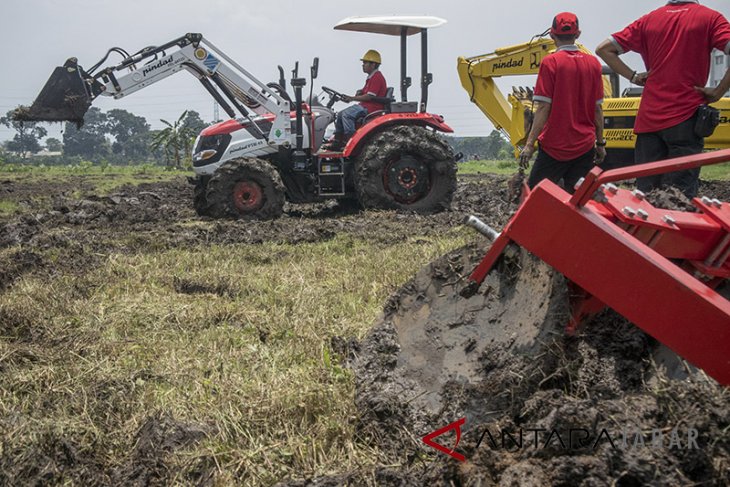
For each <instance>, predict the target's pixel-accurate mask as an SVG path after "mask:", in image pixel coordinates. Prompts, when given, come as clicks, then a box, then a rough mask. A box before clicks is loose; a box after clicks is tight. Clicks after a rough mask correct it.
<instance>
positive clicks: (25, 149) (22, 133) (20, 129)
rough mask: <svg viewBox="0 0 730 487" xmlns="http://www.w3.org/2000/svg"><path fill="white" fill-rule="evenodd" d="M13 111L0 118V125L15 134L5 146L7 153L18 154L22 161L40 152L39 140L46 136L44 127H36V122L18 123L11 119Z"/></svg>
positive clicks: (46, 132)
mask: <svg viewBox="0 0 730 487" xmlns="http://www.w3.org/2000/svg"><path fill="white" fill-rule="evenodd" d="M13 112H14V110H10V111H9V112H8V113H6V114H5V116H4V117H1V118H0V123H1V124H3V125H5V126H6V127H7V128H10V129H13V130H15V132H16V134H15V135H14V136H13V139H12V140H9V141H8V143H7V144H6V148H7V149H8V150H9V151H13V152H18V153H19V154H20V155H21V157H22V158H23V159H25V158H26V157H27V156H28V154H29V153H30V154H35V153H36V152H38V151H39V150H41V144H40V139H42V138H43V137H45V136H46V135H47V134H48V131H47V130H46V129H45V128H44V127H40V126H38V124H37V123H36V122H19V121H17V120H15V119H14V118H13Z"/></svg>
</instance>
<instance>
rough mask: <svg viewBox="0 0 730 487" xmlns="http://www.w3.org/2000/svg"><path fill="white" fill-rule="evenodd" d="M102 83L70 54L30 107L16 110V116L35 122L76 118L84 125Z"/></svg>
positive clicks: (78, 122) (72, 119)
mask: <svg viewBox="0 0 730 487" xmlns="http://www.w3.org/2000/svg"><path fill="white" fill-rule="evenodd" d="M101 91H102V85H101V83H99V82H98V81H96V80H94V79H93V77H91V76H89V75H87V74H86V72H85V71H84V70H83V69H82V68H81V66H79V65H78V64H77V60H76V58H69V59H68V60H67V61H66V63H65V64H64V65H63V66H58V67H56V69H54V70H53V73H51V77H50V78H48V81H47V82H46V84H45V85H44V86H43V89H42V90H41V92H40V94H39V95H38V97H37V98H36V99H35V101H34V102H33V104H32V105H31V106H30V107H20V108H18V109H17V110H15V113H14V117H15V119H16V120H21V121H32V122H65V121H68V122H74V123H76V124H77V125H79V126H80V125H81V124H82V123H83V120H84V115H85V114H86V112H87V111H88V109H89V107H90V106H91V102H92V101H93V100H94V98H96V96H98V94H99V93H101Z"/></svg>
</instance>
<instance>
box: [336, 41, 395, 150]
mask: <svg viewBox="0 0 730 487" xmlns="http://www.w3.org/2000/svg"><path fill="white" fill-rule="evenodd" d="M361 61H362V70H363V72H364V73H366V74H367V75H368V77H367V80H365V86H363V88H362V89H361V90H358V92H357V93H356V94H355V96H349V95H343V96H342V101H344V102H348V103H349V102H351V101H359V102H360V103H359V104H358V105H352V106H349V107H347V108H345V109H344V110H342V111H341V112H339V113H338V114H337V119H336V120H335V136H334V140H333V141H332V142H330V143H329V144H328V145H327V147H326V149H327V150H332V151H340V150H342V149H344V148H345V144H347V141H348V140H350V137H352V134H354V133H355V122H356V121H357V120H358V119H360V118H363V117H366V116H367V115H368V114H369V113H373V112H376V111H378V110H382V109H383V104H382V103H378V102H376V101H374V100H373V98H376V97H384V96H385V93H386V90H387V89H388V88H387V84H386V83H385V77H384V76H383V73H381V72H380V70H379V69H378V68H379V67H380V53H379V52H378V51H376V50H374V49H370V50H369V51H368V52H366V53H365V55H364V56H363V57H362V59H361Z"/></svg>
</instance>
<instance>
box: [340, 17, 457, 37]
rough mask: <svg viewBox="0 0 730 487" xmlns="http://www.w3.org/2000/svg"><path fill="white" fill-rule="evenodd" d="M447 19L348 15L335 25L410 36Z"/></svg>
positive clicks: (359, 30) (343, 28)
mask: <svg viewBox="0 0 730 487" xmlns="http://www.w3.org/2000/svg"><path fill="white" fill-rule="evenodd" d="M445 23H446V20H444V19H442V18H440V17H432V16H429V15H388V16H371V17H347V18H346V19H342V20H340V21H339V22H338V23H337V25H335V30H353V31H356V32H369V33H372V34H386V35H391V36H401V35H403V33H404V32H405V35H407V36H410V35H413V34H418V33H419V32H421V31H423V30H426V29H432V28H434V27H440V26H442V25H444V24H445Z"/></svg>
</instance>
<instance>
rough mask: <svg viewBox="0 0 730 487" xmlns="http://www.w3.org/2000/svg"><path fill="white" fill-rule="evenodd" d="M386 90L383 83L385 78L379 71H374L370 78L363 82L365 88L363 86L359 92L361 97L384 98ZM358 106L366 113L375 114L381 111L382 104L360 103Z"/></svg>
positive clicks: (372, 102)
mask: <svg viewBox="0 0 730 487" xmlns="http://www.w3.org/2000/svg"><path fill="white" fill-rule="evenodd" d="M387 90H388V87H387V86H386V83H385V76H383V73H381V72H380V70H376V71H373V72H372V73H370V76H368V79H367V80H366V81H365V86H363V88H362V90H360V92H361V93H362V94H363V95H373V96H385V92H386V91H387ZM360 105H361V106H362V107H363V108H365V110H367V111H368V113H373V112H377V111H378V110H382V109H383V104H382V103H376V102H374V101H361V102H360Z"/></svg>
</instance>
